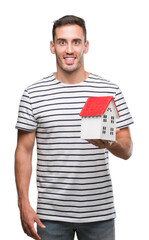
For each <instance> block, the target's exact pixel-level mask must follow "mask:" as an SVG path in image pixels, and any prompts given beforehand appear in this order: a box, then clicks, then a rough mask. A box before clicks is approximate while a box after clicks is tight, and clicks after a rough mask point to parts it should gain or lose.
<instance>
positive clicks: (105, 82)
mask: <svg viewBox="0 0 149 240" xmlns="http://www.w3.org/2000/svg"><path fill="white" fill-rule="evenodd" d="M88 81H91V82H92V83H95V84H96V83H97V84H100V85H101V84H103V85H106V86H111V87H113V88H115V89H118V88H119V87H118V85H117V84H116V83H114V82H112V81H110V80H108V79H106V78H103V77H101V76H99V75H96V74H93V73H90V75H89V77H88Z"/></svg>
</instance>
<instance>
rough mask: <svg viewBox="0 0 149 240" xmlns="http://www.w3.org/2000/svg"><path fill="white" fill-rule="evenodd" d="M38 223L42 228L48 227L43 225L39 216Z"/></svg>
mask: <svg viewBox="0 0 149 240" xmlns="http://www.w3.org/2000/svg"><path fill="white" fill-rule="evenodd" d="M35 221H36V223H37V224H38V226H39V227H40V228H46V226H45V225H43V223H42V222H41V221H40V219H39V218H38V216H37V217H36V220H35Z"/></svg>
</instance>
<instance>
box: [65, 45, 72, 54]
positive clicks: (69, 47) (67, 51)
mask: <svg viewBox="0 0 149 240" xmlns="http://www.w3.org/2000/svg"><path fill="white" fill-rule="evenodd" d="M73 52H74V50H73V46H72V43H68V44H67V47H66V53H68V54H72V53H73Z"/></svg>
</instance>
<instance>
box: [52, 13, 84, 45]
mask: <svg viewBox="0 0 149 240" xmlns="http://www.w3.org/2000/svg"><path fill="white" fill-rule="evenodd" d="M65 25H78V26H80V27H81V28H82V30H83V33H84V41H85V42H86V35H87V32H86V26H85V21H84V19H82V18H80V17H76V16H74V15H66V16H64V17H62V18H60V19H58V20H56V21H55V22H54V25H53V29H52V36H53V42H55V33H56V28H57V27H61V26H65Z"/></svg>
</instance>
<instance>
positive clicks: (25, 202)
mask: <svg viewBox="0 0 149 240" xmlns="http://www.w3.org/2000/svg"><path fill="white" fill-rule="evenodd" d="M23 206H30V202H29V200H28V199H25V198H19V199H18V207H19V209H21V208H22V207H23Z"/></svg>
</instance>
